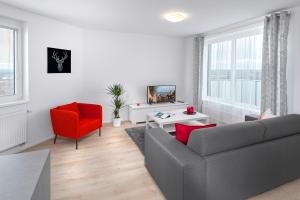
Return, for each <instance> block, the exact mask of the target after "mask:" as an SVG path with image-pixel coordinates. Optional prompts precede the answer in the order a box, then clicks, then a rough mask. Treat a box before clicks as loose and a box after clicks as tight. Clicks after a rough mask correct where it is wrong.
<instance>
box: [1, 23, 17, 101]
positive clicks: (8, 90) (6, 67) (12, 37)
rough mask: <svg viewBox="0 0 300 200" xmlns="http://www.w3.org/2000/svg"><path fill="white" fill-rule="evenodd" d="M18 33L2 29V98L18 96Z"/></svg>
mask: <svg viewBox="0 0 300 200" xmlns="http://www.w3.org/2000/svg"><path fill="white" fill-rule="evenodd" d="M15 69H16V31H15V30H13V29H9V28H1V27H0V97H3V96H13V95H15V94H16V88H15V85H16V84H15V82H16V80H15V73H16V71H15Z"/></svg>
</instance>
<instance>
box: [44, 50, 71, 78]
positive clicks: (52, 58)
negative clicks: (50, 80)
mask: <svg viewBox="0 0 300 200" xmlns="http://www.w3.org/2000/svg"><path fill="white" fill-rule="evenodd" d="M47 55H48V73H71V50H66V49H56V48H51V47H48V48H47Z"/></svg>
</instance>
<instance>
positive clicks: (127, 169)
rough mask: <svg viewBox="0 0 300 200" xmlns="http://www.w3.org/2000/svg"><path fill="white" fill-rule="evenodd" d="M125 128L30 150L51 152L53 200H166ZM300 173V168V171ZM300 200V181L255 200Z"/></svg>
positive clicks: (110, 129)
mask: <svg viewBox="0 0 300 200" xmlns="http://www.w3.org/2000/svg"><path fill="white" fill-rule="evenodd" d="M131 126H132V125H131V124H129V123H125V124H124V125H122V127H121V128H113V127H111V126H106V127H104V128H103V129H102V136H101V137H99V136H98V132H97V131H96V132H95V133H94V134H92V135H90V136H89V137H87V138H84V139H83V140H82V141H80V142H79V149H78V150H75V144H74V142H72V141H70V140H65V139H61V138H58V139H57V142H56V144H55V145H54V144H53V140H51V141H47V142H45V143H42V144H40V145H38V146H36V147H33V148H31V149H29V150H28V151H33V150H39V149H45V148H48V149H50V150H51V170H52V171H51V173H52V174H51V183H52V184H51V187H52V188H51V194H52V199H53V200H62V199H63V200H69V199H72V200H77V199H84V200H94V199H97V200H102V199H103V200H135V199H136V200H150V199H151V200H163V199H165V198H164V197H163V195H162V194H161V192H160V191H159V189H158V187H157V186H156V184H155V183H154V181H153V180H152V178H151V177H150V175H149V174H148V172H147V170H146V168H145V167H144V157H143V155H142V154H141V153H140V151H139V150H138V148H137V146H136V145H135V144H134V143H133V141H132V140H131V139H130V138H129V136H128V135H127V134H126V133H125V131H124V128H127V127H131ZM299 170H300V169H299ZM283 199H284V200H300V179H299V180H296V181H294V182H291V183H289V184H286V185H284V186H282V187H279V188H277V189H275V190H272V191H270V192H267V193H264V194H262V195H259V196H257V197H254V198H252V199H251V200H283Z"/></svg>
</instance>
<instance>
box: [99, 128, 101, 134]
mask: <svg viewBox="0 0 300 200" xmlns="http://www.w3.org/2000/svg"><path fill="white" fill-rule="evenodd" d="M99 136H101V128H99Z"/></svg>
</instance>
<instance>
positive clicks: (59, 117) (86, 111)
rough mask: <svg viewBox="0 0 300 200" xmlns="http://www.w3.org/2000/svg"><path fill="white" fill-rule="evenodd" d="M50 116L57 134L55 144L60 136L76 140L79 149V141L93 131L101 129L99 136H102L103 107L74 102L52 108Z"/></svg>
mask: <svg viewBox="0 0 300 200" xmlns="http://www.w3.org/2000/svg"><path fill="white" fill-rule="evenodd" d="M50 116H51V122H52V127H53V131H54V134H55V138H54V144H55V143H56V139H57V136H58V135H59V136H63V137H67V138H71V139H74V140H75V141H76V149H77V148H78V140H80V139H81V138H82V137H84V136H85V135H87V134H89V133H91V132H92V131H94V130H96V129H99V136H101V128H102V106H101V105H96V104H86V103H77V102H74V103H70V104H66V105H62V106H58V107H56V108H52V109H51V110H50Z"/></svg>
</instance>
